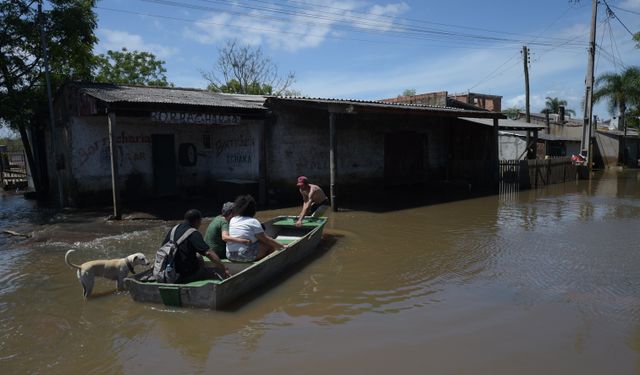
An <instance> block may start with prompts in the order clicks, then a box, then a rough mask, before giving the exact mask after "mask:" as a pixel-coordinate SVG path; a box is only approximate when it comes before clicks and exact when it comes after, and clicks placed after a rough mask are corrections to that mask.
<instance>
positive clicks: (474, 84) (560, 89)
mask: <svg viewBox="0 0 640 375" xmlns="http://www.w3.org/2000/svg"><path fill="white" fill-rule="evenodd" d="M607 4H608V5H609V6H610V9H611V10H612V11H613V13H614V14H615V16H617V18H615V17H614V16H613V15H611V14H609V13H608V12H607V10H606V7H605V4H604V2H603V1H600V5H599V11H598V23H597V34H596V43H597V45H598V47H597V54H596V77H597V76H598V75H599V74H602V73H605V72H620V71H621V70H622V69H624V67H628V66H632V65H640V49H635V48H634V47H635V44H634V42H633V41H632V39H631V35H630V33H629V31H630V32H636V31H640V0H607ZM95 10H96V13H97V15H98V27H97V30H96V34H97V36H98V38H99V42H98V44H97V45H96V47H95V52H96V53H105V52H106V51H107V50H119V49H121V48H123V47H126V48H127V49H129V50H139V51H148V52H151V53H153V54H155V55H156V56H157V57H158V58H159V59H162V60H163V61H165V62H166V64H165V67H166V69H167V73H166V75H167V78H168V80H169V81H170V82H172V83H174V84H175V85H176V86H178V87H193V88H205V87H206V86H207V81H206V80H205V79H204V78H203V76H202V72H206V71H211V70H212V69H214V65H215V63H216V60H217V58H218V50H219V48H220V47H222V46H223V45H224V44H225V43H226V42H227V41H229V40H232V39H235V40H237V41H238V42H240V43H242V44H249V45H252V46H255V47H260V48H261V49H262V50H263V53H264V54H265V55H267V56H269V57H270V58H271V59H272V61H273V62H274V63H275V64H276V65H277V66H278V68H279V71H280V72H281V74H283V75H285V74H286V73H288V72H294V73H295V76H296V82H295V83H294V85H293V88H294V89H296V90H298V91H300V92H301V93H302V94H303V95H304V96H308V97H322V98H343V99H364V100H376V99H382V98H389V97H395V96H397V95H399V94H401V93H402V92H403V91H404V90H405V89H415V90H416V92H417V93H424V92H433V91H448V92H449V93H462V92H467V91H472V92H479V93H485V94H492V95H501V96H502V97H503V108H510V107H514V106H517V107H520V108H524V101H525V98H524V90H525V88H524V72H523V71H524V65H523V58H522V48H523V46H524V45H527V46H528V48H529V51H530V64H529V79H530V94H531V99H530V101H531V111H532V112H539V111H540V110H541V109H543V108H544V102H545V98H546V97H558V98H560V99H564V100H566V101H567V102H568V106H567V107H568V108H569V109H573V110H575V112H576V115H577V117H579V118H581V117H582V109H581V107H582V104H581V103H582V97H583V96H584V80H585V75H586V70H587V58H588V56H587V55H588V41H589V24H590V18H591V1H589V0H579V1H576V0H536V1H522V0H492V1H485V2H478V1H471V0H456V1H435V0H425V1H409V0H405V1H397V0H390V1H385V0H327V1H321V0H280V1H271V0H173V1H170V0H99V1H98V2H97V6H96V9H95ZM623 25H624V26H623ZM625 26H626V28H628V29H629V31H627V30H626V29H625ZM594 114H597V115H598V116H599V117H600V118H603V119H606V118H610V117H611V116H610V114H609V113H608V112H607V108H606V105H605V104H604V103H601V104H598V105H596V106H595V108H594Z"/></svg>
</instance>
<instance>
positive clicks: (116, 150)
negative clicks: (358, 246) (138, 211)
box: [46, 83, 503, 206]
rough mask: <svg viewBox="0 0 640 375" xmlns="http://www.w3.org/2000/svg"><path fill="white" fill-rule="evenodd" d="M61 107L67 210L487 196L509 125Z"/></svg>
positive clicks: (253, 104)
mask: <svg viewBox="0 0 640 375" xmlns="http://www.w3.org/2000/svg"><path fill="white" fill-rule="evenodd" d="M55 107H56V124H55V127H54V129H55V137H54V138H55V147H56V149H55V155H53V156H52V157H49V158H48V163H47V168H46V170H47V172H48V179H49V180H50V183H49V186H50V189H49V196H51V197H52V199H56V197H61V198H62V199H63V200H64V204H65V205H70V206H83V205H87V204H95V203H97V202H104V201H109V199H112V198H113V197H115V198H114V199H115V200H117V202H116V203H114V206H117V205H118V202H119V201H121V200H122V201H125V202H127V201H133V200H137V199H141V198H144V199H148V198H152V197H164V196H176V195H177V196H190V195H213V196H216V197H217V198H219V199H220V200H222V199H229V198H230V197H232V196H233V195H235V194H238V193H242V192H250V193H252V194H254V195H255V196H256V197H258V198H259V201H260V202H261V203H262V204H263V205H264V204H267V203H268V202H274V203H278V202H283V201H286V200H287V199H290V198H292V195H293V196H294V197H296V198H297V191H296V189H295V185H294V182H295V180H296V177H297V176H298V175H306V176H308V177H309V178H310V179H311V180H312V181H315V182H317V183H319V184H321V185H322V186H324V187H327V188H331V190H332V191H333V192H334V199H335V195H336V194H338V193H342V192H346V191H349V190H352V189H358V188H359V187H363V186H364V187H371V186H374V185H373V184H376V185H375V186H385V185H386V186H388V185H409V184H425V185H429V184H438V183H446V182H449V181H464V182H465V183H467V184H472V185H473V186H474V187H477V188H486V189H492V188H494V187H495V181H496V178H495V173H496V165H497V159H498V156H497V122H498V119H499V118H502V117H503V116H502V115H501V114H498V113H495V112H488V111H485V110H467V109H460V108H449V107H438V106H426V105H407V104H391V103H383V102H377V101H357V100H337V99H310V98H280V97H264V96H259V95H232V94H216V93H211V92H208V91H205V90H196V89H180V88H152V87H135V86H119V85H109V84H78V83H75V84H69V85H67V86H65V87H64V88H63V89H62V90H61V91H60V92H59V93H58V95H57V97H56V101H55ZM473 119H482V120H483V121H482V122H474V121H472V120H473ZM470 120H471V121H470ZM50 136H51V134H50V132H47V137H46V139H47V142H48V141H49V139H50ZM46 144H48V143H46ZM49 153H50V150H49ZM60 191H62V192H63V194H60Z"/></svg>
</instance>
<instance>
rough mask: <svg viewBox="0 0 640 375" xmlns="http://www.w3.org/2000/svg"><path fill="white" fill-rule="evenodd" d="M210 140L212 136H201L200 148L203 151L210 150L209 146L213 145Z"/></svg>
mask: <svg viewBox="0 0 640 375" xmlns="http://www.w3.org/2000/svg"><path fill="white" fill-rule="evenodd" d="M212 138H213V136H212V135H211V134H203V135H202V147H203V148H204V149H205V150H211V144H212V143H213V140H212Z"/></svg>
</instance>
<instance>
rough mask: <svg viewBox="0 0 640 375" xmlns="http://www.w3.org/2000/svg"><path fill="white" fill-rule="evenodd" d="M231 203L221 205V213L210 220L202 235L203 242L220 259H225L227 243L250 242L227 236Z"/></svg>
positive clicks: (231, 212) (231, 209)
mask: <svg viewBox="0 0 640 375" xmlns="http://www.w3.org/2000/svg"><path fill="white" fill-rule="evenodd" d="M233 208H234V207H233V202H227V203H225V204H223V205H222V212H221V214H220V215H218V216H216V217H214V218H213V220H211V223H210V224H209V226H208V227H207V232H206V233H205V235H204V241H205V242H206V243H207V245H209V247H210V248H211V249H212V250H213V251H214V252H215V253H216V255H217V256H218V257H219V258H220V259H224V258H226V257H227V250H226V249H227V244H226V243H227V242H229V241H231V242H236V243H240V244H246V245H248V244H250V243H251V241H250V240H245V239H243V238H236V237H231V236H230V235H229V220H231V218H232V217H233Z"/></svg>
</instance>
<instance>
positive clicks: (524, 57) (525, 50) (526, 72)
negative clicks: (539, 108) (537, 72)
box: [522, 46, 531, 122]
mask: <svg viewBox="0 0 640 375" xmlns="http://www.w3.org/2000/svg"><path fill="white" fill-rule="evenodd" d="M522 61H523V62H524V98H525V102H524V103H525V104H524V107H525V113H526V116H527V117H526V119H527V122H531V107H530V105H529V48H528V47H527V46H522Z"/></svg>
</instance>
